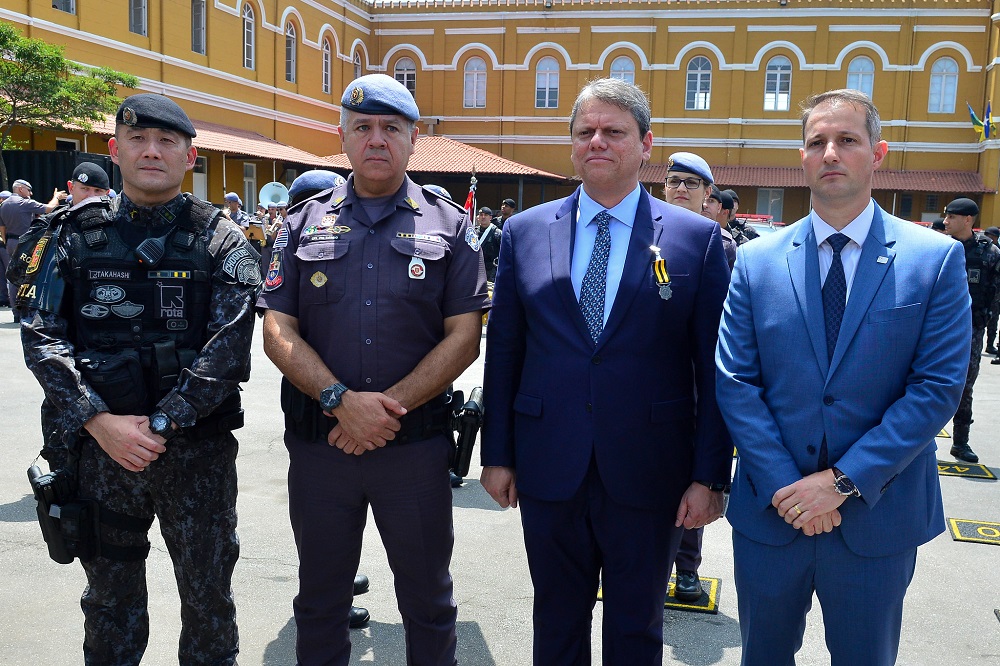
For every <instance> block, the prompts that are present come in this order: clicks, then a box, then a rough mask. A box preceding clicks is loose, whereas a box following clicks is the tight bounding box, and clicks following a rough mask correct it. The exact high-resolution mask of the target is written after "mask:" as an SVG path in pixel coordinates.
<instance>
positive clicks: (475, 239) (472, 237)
mask: <svg viewBox="0 0 1000 666" xmlns="http://www.w3.org/2000/svg"><path fill="white" fill-rule="evenodd" d="M465 242H466V243H468V244H469V247H471V248H472V251H473V252H479V235H478V234H476V230H475V229H473V228H472V227H467V228H466V229H465Z"/></svg>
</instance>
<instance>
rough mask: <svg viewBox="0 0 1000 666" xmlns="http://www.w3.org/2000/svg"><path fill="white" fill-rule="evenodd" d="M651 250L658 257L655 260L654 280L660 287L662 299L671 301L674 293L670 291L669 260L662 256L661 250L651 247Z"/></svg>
mask: <svg viewBox="0 0 1000 666" xmlns="http://www.w3.org/2000/svg"><path fill="white" fill-rule="evenodd" d="M649 249H650V250H652V251H653V253H654V254H655V255H656V258H655V259H653V279H655V280H656V284H657V285H659V287H660V298H662V299H663V300H665V301H667V300H670V297H671V296H672V295H673V292H672V291H671V289H670V273H668V272H667V260H666V259H664V258H663V257H661V256H660V248H658V247H656V246H655V245H650V246H649Z"/></svg>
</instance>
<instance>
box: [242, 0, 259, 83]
mask: <svg viewBox="0 0 1000 666" xmlns="http://www.w3.org/2000/svg"><path fill="white" fill-rule="evenodd" d="M255 53H256V49H255V48H254V22H253V10H252V9H250V5H243V66H244V67H246V68H247V69H253V68H254V67H255V66H256V58H255Z"/></svg>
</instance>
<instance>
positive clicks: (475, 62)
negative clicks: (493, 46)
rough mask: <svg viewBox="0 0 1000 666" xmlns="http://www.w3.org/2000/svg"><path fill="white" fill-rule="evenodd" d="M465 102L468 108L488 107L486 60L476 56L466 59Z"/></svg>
mask: <svg viewBox="0 0 1000 666" xmlns="http://www.w3.org/2000/svg"><path fill="white" fill-rule="evenodd" d="M463 69H464V70H465V71H464V74H465V76H464V79H463V84H464V85H463V96H462V97H463V103H464V105H465V108H466V109H485V108H486V61H485V60H483V59H482V58H480V57H478V56H475V57H472V58H469V59H468V60H466V61H465V67H464V68H463Z"/></svg>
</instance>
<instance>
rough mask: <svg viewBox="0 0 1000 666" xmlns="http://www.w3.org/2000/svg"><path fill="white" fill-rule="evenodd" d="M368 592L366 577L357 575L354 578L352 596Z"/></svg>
mask: <svg viewBox="0 0 1000 666" xmlns="http://www.w3.org/2000/svg"><path fill="white" fill-rule="evenodd" d="M367 591H368V576H366V575H364V574H358V575H357V576H355V577H354V596H358V595H359V594H364V593H365V592H367Z"/></svg>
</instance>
